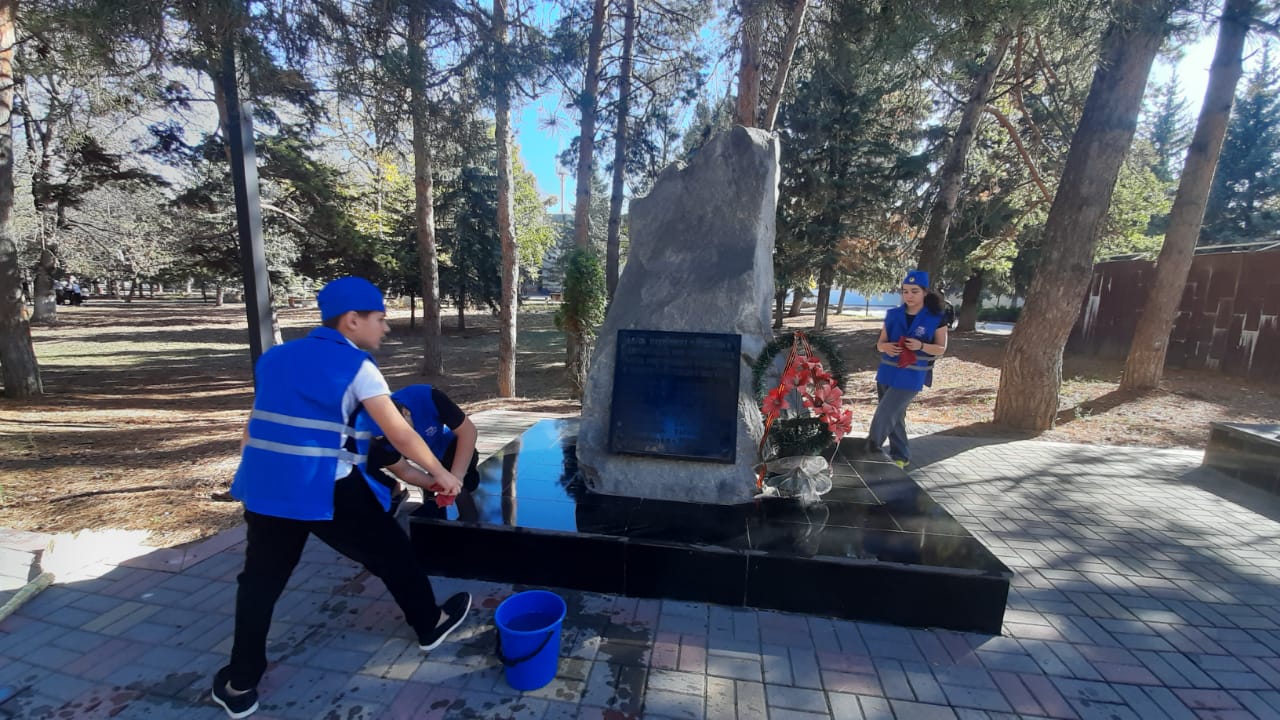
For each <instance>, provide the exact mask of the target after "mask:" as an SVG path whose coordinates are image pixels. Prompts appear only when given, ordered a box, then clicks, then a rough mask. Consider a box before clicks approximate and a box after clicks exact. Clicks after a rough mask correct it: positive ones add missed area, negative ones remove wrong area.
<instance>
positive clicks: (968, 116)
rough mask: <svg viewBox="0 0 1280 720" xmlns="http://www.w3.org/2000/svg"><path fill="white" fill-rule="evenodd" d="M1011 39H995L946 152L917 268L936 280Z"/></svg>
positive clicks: (974, 80) (975, 79) (1001, 37)
mask: <svg viewBox="0 0 1280 720" xmlns="http://www.w3.org/2000/svg"><path fill="white" fill-rule="evenodd" d="M1009 38H1010V35H1009V34H1008V33H1005V34H1004V35H1001V36H1000V37H998V38H996V40H995V44H994V45H992V47H991V51H990V52H989V53H988V54H987V59H986V60H985V61H984V62H983V63H982V66H981V67H980V68H979V69H978V72H977V74H976V75H974V77H973V86H972V87H971V88H970V90H969V99H968V100H966V101H965V104H964V109H963V111H962V112H961V113H960V124H959V125H957V126H956V134H955V137H954V138H952V140H951V147H949V148H948V149H947V159H946V161H945V162H943V164H942V170H941V171H940V172H939V174H938V196H937V197H936V198H935V199H934V201H933V207H932V208H931V209H930V211H929V229H928V230H926V231H925V234H924V238H923V239H921V241H920V260H919V262H917V263H916V266H917V267H918V268H920V269H921V270H924V271H925V272H927V273H929V274H930V275H932V276H933V277H935V278H938V274H939V271H941V270H942V263H943V260H944V259H945V258H946V256H947V231H948V230H950V229H951V221H952V219H953V218H954V217H955V214H956V201H957V200H958V199H959V197H960V189H961V188H962V187H963V186H964V164H965V160H966V159H967V158H968V156H969V147H970V146H971V145H972V144H973V137H974V135H975V134H976V133H977V130H978V121H979V120H980V119H982V111H983V108H985V107H986V106H987V98H989V97H990V96H991V88H992V86H993V85H995V82H996V75H997V74H998V73H999V71H1000V63H1002V62H1004V55H1005V51H1006V50H1007V49H1008V48H1009Z"/></svg>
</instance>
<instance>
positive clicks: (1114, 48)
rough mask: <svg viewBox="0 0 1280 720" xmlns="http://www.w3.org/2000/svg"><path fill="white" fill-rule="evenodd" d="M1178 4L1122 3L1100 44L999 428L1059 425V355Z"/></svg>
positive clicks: (1006, 383) (1006, 372)
mask: <svg viewBox="0 0 1280 720" xmlns="http://www.w3.org/2000/svg"><path fill="white" fill-rule="evenodd" d="M1172 6H1173V1H1172V0H1157V1H1155V2H1125V3H1122V4H1119V6H1118V7H1117V10H1116V17H1115V19H1114V20H1113V21H1112V24H1111V26H1110V27H1109V28H1108V29H1107V32H1106V35H1105V36H1104V37H1103V39H1102V50H1101V53H1100V57H1099V61H1098V67H1097V69H1096V70H1095V71H1094V74H1093V84H1092V85H1091V86H1090V87H1089V96H1088V99H1086V100H1085V105H1084V112H1083V114H1082V115H1081V117H1080V124H1079V125H1077V126H1076V132H1075V136H1074V137H1073V138H1072V139H1071V149H1070V150H1069V151H1068V153H1067V161H1066V164H1065V165H1064V167H1063V171H1062V178H1061V180H1060V181H1059V182H1058V193H1057V195H1056V196H1055V197H1054V199H1053V206H1052V207H1051V208H1050V209H1049V217H1048V219H1047V220H1046V222H1045V228H1044V239H1043V241H1042V243H1043V245H1042V247H1043V251H1042V254H1041V257H1040V261H1039V264H1038V265H1037V267H1036V273H1035V276H1034V277H1033V278H1032V280H1031V288H1030V289H1029V290H1028V292H1027V298H1026V303H1025V305H1024V306H1023V309H1022V317H1023V318H1024V321H1023V322H1019V323H1018V324H1017V325H1015V326H1014V330H1013V335H1012V336H1011V337H1010V338H1009V344H1008V347H1007V348H1006V350H1005V357H1004V364H1003V366H1002V370H1001V373H1000V389H999V392H998V393H997V394H996V409H995V422H996V423H997V424H999V425H1003V426H1005V427H1011V428H1016V429H1021V430H1033V431H1043V430H1047V429H1049V428H1051V427H1053V423H1054V419H1055V417H1056V415H1057V412H1058V389H1059V387H1060V386H1061V384H1062V350H1063V348H1064V347H1065V346H1066V344H1067V336H1068V335H1069V334H1070V333H1071V326H1072V325H1073V324H1075V320H1076V316H1077V315H1079V314H1080V303H1081V300H1082V299H1083V297H1084V293H1085V290H1086V289H1087V288H1088V286H1089V278H1090V276H1091V275H1092V272H1093V251H1094V248H1095V247H1096V246H1097V242H1098V233H1099V232H1100V230H1101V228H1102V223H1103V221H1104V219H1105V217H1106V214H1107V206H1108V205H1109V204H1110V203H1111V192H1112V190H1114V189H1115V184H1116V176H1117V175H1118V174H1119V172H1120V165H1121V163H1122V162H1123V161H1124V156H1125V153H1127V152H1128V150H1129V144H1130V143H1131V142H1132V141H1133V133H1134V131H1135V130H1136V128H1137V119H1138V110H1139V109H1140V108H1141V105H1142V93H1143V90H1145V89H1146V86H1147V75H1148V74H1149V73H1150V72H1151V63H1152V61H1153V60H1154V59H1155V56H1156V52H1157V51H1158V50H1159V49H1160V44H1161V42H1163V41H1164V37H1165V35H1166V34H1167V33H1168V29H1169V26H1168V19H1169V14H1170V12H1171V11H1172Z"/></svg>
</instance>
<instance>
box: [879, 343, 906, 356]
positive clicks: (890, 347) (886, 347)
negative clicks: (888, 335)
mask: <svg viewBox="0 0 1280 720" xmlns="http://www.w3.org/2000/svg"><path fill="white" fill-rule="evenodd" d="M878 346H879V348H880V352H882V353H884V354H885V355H888V356H889V357H898V356H899V355H901V354H902V348H901V347H899V346H898V343H879V344H878Z"/></svg>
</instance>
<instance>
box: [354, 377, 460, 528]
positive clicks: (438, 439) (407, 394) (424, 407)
mask: <svg viewBox="0 0 1280 720" xmlns="http://www.w3.org/2000/svg"><path fill="white" fill-rule="evenodd" d="M391 399H392V400H396V401H399V402H400V403H401V404H402V405H404V406H405V407H406V408H408V409H409V414H410V416H411V417H412V418H413V429H414V430H416V431H417V432H418V435H420V436H422V439H423V441H425V442H426V443H427V447H428V448H430V449H431V454H432V455H435V456H436V459H437V460H441V459H443V458H444V454H445V451H447V450H448V449H449V444H450V443H451V442H453V437H454V436H453V431H452V430H450V429H449V427H448V426H447V425H445V424H444V423H443V422H441V421H440V411H439V409H437V408H436V403H435V401H434V400H432V399H431V386H430V385H410V386H409V387H406V388H403V389H400V390H397V391H395V392H393V393H391ZM356 431H357V432H358V435H357V438H356V452H357V453H358V454H359V455H361V456H362V457H364V458H365V460H367V459H368V455H369V444H370V443H371V442H372V441H373V438H376V437H378V436H380V435H385V434H386V433H384V432H383V431H382V428H380V427H378V423H376V422H374V421H373V418H371V417H369V413H368V412H366V411H365V410H363V409H361V410H360V412H359V413H358V414H357V415H356ZM359 467H360V472H361V473H363V474H364V477H365V481H366V482H368V484H369V489H370V490H372V491H373V494H374V497H376V498H378V502H380V503H382V509H383V510H390V509H391V488H389V487H387V486H386V485H385V484H384V483H382V482H380V481H379V480H378V479H377V478H375V477H373V476H372V474H371V473H370V471H369V466H368V463H367V462H365V461H364V460H362V461H361V462H360V464H359ZM446 469H448V468H446Z"/></svg>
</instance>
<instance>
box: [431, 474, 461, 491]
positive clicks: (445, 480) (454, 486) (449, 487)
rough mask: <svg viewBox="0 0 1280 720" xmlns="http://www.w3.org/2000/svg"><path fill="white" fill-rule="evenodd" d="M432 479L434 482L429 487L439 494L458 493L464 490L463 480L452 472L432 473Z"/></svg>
mask: <svg viewBox="0 0 1280 720" xmlns="http://www.w3.org/2000/svg"><path fill="white" fill-rule="evenodd" d="M431 479H432V481H433V482H432V483H431V486H430V487H428V488H427V489H428V490H431V491H432V492H434V493H437V494H439V495H457V494H458V493H459V492H461V491H462V481H460V480H458V477H457V476H456V475H454V474H453V473H451V472H448V471H445V472H442V473H431Z"/></svg>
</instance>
